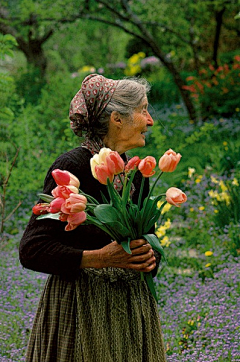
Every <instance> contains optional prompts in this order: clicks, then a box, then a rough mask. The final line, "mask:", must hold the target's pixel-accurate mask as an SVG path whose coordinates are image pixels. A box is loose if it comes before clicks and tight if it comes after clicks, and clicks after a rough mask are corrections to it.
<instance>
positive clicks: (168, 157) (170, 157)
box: [158, 148, 182, 172]
mask: <svg viewBox="0 0 240 362" xmlns="http://www.w3.org/2000/svg"><path fill="white" fill-rule="evenodd" d="M181 157H182V155H180V153H176V152H174V151H173V150H172V149H171V148H170V149H169V150H168V151H166V152H165V153H164V155H163V156H162V157H161V158H160V160H159V163H158V166H159V168H160V170H161V171H163V172H173V171H174V170H175V169H176V167H177V165H178V163H179V161H180V159H181Z"/></svg>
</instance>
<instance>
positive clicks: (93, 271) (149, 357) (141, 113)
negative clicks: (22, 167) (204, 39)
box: [20, 74, 166, 362]
mask: <svg viewBox="0 0 240 362" xmlns="http://www.w3.org/2000/svg"><path fill="white" fill-rule="evenodd" d="M148 90H149V86H148V84H147V82H146V81H144V80H131V79H124V80H112V79H107V78H105V77H103V76H101V75H97V74H91V75H89V76H88V77H86V78H85V79H84V81H83V83H82V87H81V89H80V90H79V91H78V93H77V94H76V95H75V97H74V98H73V100H72V102H71V106H70V120H71V128H72V129H73V131H74V132H75V133H76V134H77V135H78V136H82V134H84V135H85V139H84V142H83V143H82V144H81V146H80V147H77V148H75V149H73V150H71V151H69V152H67V153H65V154H63V155H61V156H60V157H59V158H58V159H57V160H56V161H55V162H54V163H53V165H52V166H51V167H50V169H49V171H48V173H47V176H46V179H45V185H44V193H47V194H51V191H52V190H53V189H54V188H55V187H56V184H55V181H54V179H53V177H52V175H51V172H52V171H53V170H54V169H62V170H67V171H69V172H71V173H72V174H74V175H75V176H76V177H77V178H78V179H79V180H80V184H81V190H82V191H84V192H85V193H86V194H90V195H92V196H93V197H94V198H95V199H97V200H99V202H101V200H102V198H101V192H102V193H103V194H104V195H106V197H107V189H106V186H105V185H102V184H100V183H99V182H98V181H97V180H96V179H94V178H93V176H92V174H91V170H90V159H91V157H92V156H93V155H94V154H95V153H98V152H99V150H100V149H101V148H102V147H108V148H111V149H112V150H114V151H117V152H118V153H119V154H120V155H121V157H122V158H123V160H124V161H125V162H127V160H128V158H127V156H126V155H125V152H126V151H128V150H130V149H132V148H136V147H142V146H144V145H145V133H146V131H147V129H148V127H149V126H152V125H153V120H152V118H151V116H150V114H149V113H148V100H147V92H148ZM141 178H142V176H141V174H140V173H139V172H137V173H136V175H135V178H134V181H133V184H134V188H133V192H132V200H133V202H135V203H137V200H138V194H139V189H140V184H141ZM145 184H146V183H145ZM116 187H118V188H119V189H120V188H121V187H120V186H119V184H118V186H117V183H116ZM147 193H148V185H147V186H146V187H145V189H144V194H143V196H146V195H147ZM64 227H65V223H64V222H61V221H57V220H52V219H44V220H36V216H35V215H32V217H31V219H30V221H29V224H28V226H27V228H26V230H25V233H24V235H23V238H22V240H21V243H20V261H21V263H22V265H23V266H24V267H26V268H29V269H32V270H35V271H38V272H43V273H47V274H51V275H50V276H49V277H48V280H47V282H46V285H45V289H44V291H43V294H42V296H41V300H40V303H39V307H38V310H37V314H36V317H35V321H34V325H33V329H32V333H31V336H30V341H29V345H28V350H27V357H26V361H27V362H164V361H166V357H165V353H164V346H163V341H162V334H161V327H160V322H159V316H158V311H157V305H156V302H155V299H154V298H153V296H152V294H151V292H150V291H149V289H148V287H147V285H146V283H145V282H142V281H141V280H140V272H152V273H153V275H156V272H157V264H158V261H157V260H156V259H158V255H157V254H156V253H154V252H153V250H152V248H151V246H150V244H148V243H147V242H146V241H145V240H143V239H139V240H132V241H131V243H130V246H131V250H132V254H128V253H126V252H125V251H124V250H123V248H122V246H121V245H119V244H118V243H117V242H116V241H113V240H111V238H110V237H109V236H108V235H107V234H106V233H104V232H103V231H102V230H100V229H99V228H97V227H95V226H93V225H84V224H83V225H81V226H79V227H77V228H76V229H75V230H72V231H70V232H66V231H64Z"/></svg>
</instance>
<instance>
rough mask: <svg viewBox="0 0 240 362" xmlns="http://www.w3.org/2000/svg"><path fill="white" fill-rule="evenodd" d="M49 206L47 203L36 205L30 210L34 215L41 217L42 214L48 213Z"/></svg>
mask: <svg viewBox="0 0 240 362" xmlns="http://www.w3.org/2000/svg"><path fill="white" fill-rule="evenodd" d="M49 206H50V205H49V204H47V203H40V204H37V205H35V206H33V208H32V212H33V213H34V214H35V215H38V216H39V215H43V214H48V213H49Z"/></svg>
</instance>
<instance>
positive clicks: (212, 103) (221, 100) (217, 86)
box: [183, 55, 240, 119]
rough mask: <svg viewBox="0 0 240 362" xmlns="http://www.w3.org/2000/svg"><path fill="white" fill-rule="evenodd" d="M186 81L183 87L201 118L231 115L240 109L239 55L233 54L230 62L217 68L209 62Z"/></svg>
mask: <svg viewBox="0 0 240 362" xmlns="http://www.w3.org/2000/svg"><path fill="white" fill-rule="evenodd" d="M186 81H187V82H188V84H187V85H185V86H183V88H184V89H186V90H188V91H189V92H190V94H191V97H192V98H193V100H194V102H195V104H196V107H197V109H198V110H199V112H200V114H201V116H202V118H203V119H206V118H208V117H210V116H224V117H232V116H234V115H236V114H237V113H238V112H239V111H240V109H239V104H240V95H239V88H240V55H235V56H234V58H233V61H232V63H230V64H226V63H225V64H222V65H220V66H219V67H217V68H214V66H213V65H211V64H210V65H209V67H208V68H203V69H201V70H200V71H199V74H198V76H189V77H187V78H186Z"/></svg>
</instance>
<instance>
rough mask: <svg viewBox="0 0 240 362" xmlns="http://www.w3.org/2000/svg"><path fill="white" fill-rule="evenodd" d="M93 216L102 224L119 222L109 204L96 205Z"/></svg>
mask: <svg viewBox="0 0 240 362" xmlns="http://www.w3.org/2000/svg"><path fill="white" fill-rule="evenodd" d="M94 214H95V216H96V217H97V218H98V220H100V221H101V222H103V223H109V222H115V221H120V218H121V216H120V215H119V213H118V211H117V210H116V209H115V208H114V207H113V206H112V205H109V204H101V205H97V206H96V207H95V209H94Z"/></svg>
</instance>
